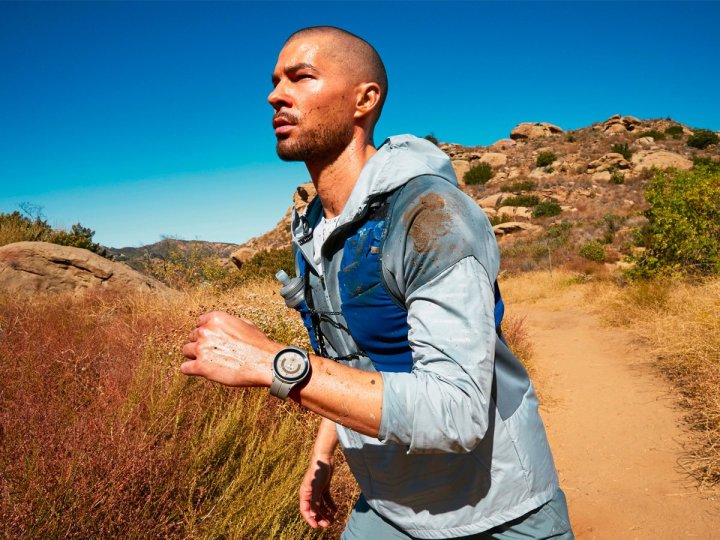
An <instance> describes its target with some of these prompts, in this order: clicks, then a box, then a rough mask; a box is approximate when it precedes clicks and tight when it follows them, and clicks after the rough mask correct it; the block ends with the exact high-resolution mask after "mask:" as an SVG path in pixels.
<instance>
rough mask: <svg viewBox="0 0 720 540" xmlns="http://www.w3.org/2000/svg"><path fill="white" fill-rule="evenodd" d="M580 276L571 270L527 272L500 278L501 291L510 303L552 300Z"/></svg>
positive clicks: (506, 301) (507, 302)
mask: <svg viewBox="0 0 720 540" xmlns="http://www.w3.org/2000/svg"><path fill="white" fill-rule="evenodd" d="M577 280H578V276H577V275H576V274H573V273H571V272H565V271H556V272H543V271H538V272H525V273H522V274H515V275H509V276H501V277H500V279H499V283H500V291H501V292H502V296H503V299H504V300H505V303H506V304H508V305H513V304H516V303H522V302H527V303H533V302H537V301H540V300H552V298H554V297H557V296H560V295H561V294H562V293H563V292H565V291H567V290H568V288H569V287H571V286H572V284H573V283H576V282H577Z"/></svg>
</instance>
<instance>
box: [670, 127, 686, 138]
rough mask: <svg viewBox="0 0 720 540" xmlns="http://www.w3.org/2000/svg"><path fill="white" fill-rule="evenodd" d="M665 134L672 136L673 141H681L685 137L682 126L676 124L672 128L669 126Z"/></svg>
mask: <svg viewBox="0 0 720 540" xmlns="http://www.w3.org/2000/svg"><path fill="white" fill-rule="evenodd" d="M665 133H667V134H668V135H670V136H671V137H672V138H673V139H679V138H681V137H682V136H683V133H684V131H683V128H682V126H680V125H678V124H674V125H672V126H668V127H666V128H665Z"/></svg>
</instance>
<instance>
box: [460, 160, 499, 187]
mask: <svg viewBox="0 0 720 540" xmlns="http://www.w3.org/2000/svg"><path fill="white" fill-rule="evenodd" d="M493 174H494V173H493V170H492V166H491V165H490V164H489V163H485V162H484V161H481V162H480V163H478V164H477V165H475V166H474V167H471V168H470V170H468V171H467V172H466V173H465V175H464V176H463V180H464V181H465V183H466V184H468V185H470V186H474V185H477V184H486V183H487V181H488V180H490V179H491V178H492V177H493Z"/></svg>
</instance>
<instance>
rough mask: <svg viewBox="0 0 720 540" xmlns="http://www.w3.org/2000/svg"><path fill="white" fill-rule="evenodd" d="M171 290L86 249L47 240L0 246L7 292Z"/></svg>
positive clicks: (0, 285) (2, 285)
mask: <svg viewBox="0 0 720 540" xmlns="http://www.w3.org/2000/svg"><path fill="white" fill-rule="evenodd" d="M98 288H100V289H113V290H117V291H120V292H140V291H156V292H163V293H167V292H171V291H172V289H170V288H168V287H167V286H166V285H164V284H163V283H161V282H159V281H157V280H156V279H153V278H151V277H149V276H145V275H143V274H141V273H140V272H137V271H136V270H133V269H132V268H130V267H129V266H128V265H126V264H124V263H119V262H113V261H110V260H108V259H106V258H104V257H101V256H100V255H97V254H95V253H93V252H92V251H88V250H86V249H81V248H76V247H69V246H59V245H56V244H49V243H47V242H16V243H14V244H8V245H6V246H2V247H0V289H2V290H4V291H10V292H24V293H36V292H58V293H59V292H75V293H79V292H82V291H86V290H88V289H98Z"/></svg>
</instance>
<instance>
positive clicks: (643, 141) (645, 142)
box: [635, 137, 655, 148]
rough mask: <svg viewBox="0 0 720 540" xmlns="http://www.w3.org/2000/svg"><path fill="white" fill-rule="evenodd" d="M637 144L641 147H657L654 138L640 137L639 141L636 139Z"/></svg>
mask: <svg viewBox="0 0 720 540" xmlns="http://www.w3.org/2000/svg"><path fill="white" fill-rule="evenodd" d="M635 144H636V145H638V146H640V147H645V148H649V147H651V146H655V139H653V138H652V137H640V138H639V139H635Z"/></svg>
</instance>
